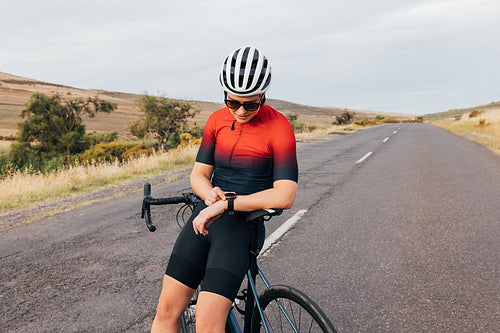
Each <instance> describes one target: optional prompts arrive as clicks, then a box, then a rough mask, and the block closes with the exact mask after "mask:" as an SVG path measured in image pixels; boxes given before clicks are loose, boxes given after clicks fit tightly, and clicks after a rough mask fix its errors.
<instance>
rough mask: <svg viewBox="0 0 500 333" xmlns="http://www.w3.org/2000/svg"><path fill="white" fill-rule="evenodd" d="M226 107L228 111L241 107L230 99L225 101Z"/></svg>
mask: <svg viewBox="0 0 500 333" xmlns="http://www.w3.org/2000/svg"><path fill="white" fill-rule="evenodd" d="M226 105H227V107H228V108H230V109H239V108H240V106H241V104H240V102H237V101H232V100H230V99H226Z"/></svg>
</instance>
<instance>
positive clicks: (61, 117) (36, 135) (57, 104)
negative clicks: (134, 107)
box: [16, 93, 116, 163]
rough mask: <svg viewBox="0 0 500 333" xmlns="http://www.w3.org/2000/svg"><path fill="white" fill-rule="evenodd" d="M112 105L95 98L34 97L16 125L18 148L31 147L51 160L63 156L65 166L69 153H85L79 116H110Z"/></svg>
mask: <svg viewBox="0 0 500 333" xmlns="http://www.w3.org/2000/svg"><path fill="white" fill-rule="evenodd" d="M114 109H116V104H113V103H110V102H107V101H105V100H102V99H99V98H97V97H95V98H91V97H89V98H87V99H86V100H84V99H82V98H77V99H72V100H67V101H66V100H63V99H62V98H61V97H60V96H59V95H53V96H47V95H45V94H42V93H34V94H33V95H31V99H30V100H29V101H28V103H27V104H26V108H25V109H24V110H23V111H22V113H21V117H22V118H23V119H24V121H23V122H20V123H18V128H19V133H18V136H17V138H16V140H17V141H18V143H19V144H18V147H20V146H23V147H24V148H25V149H28V150H31V148H32V146H31V145H32V144H34V145H35V146H36V150H37V151H39V152H41V153H42V154H45V155H48V156H51V157H54V156H57V155H61V154H64V155H65V160H66V163H67V162H69V161H70V158H71V154H72V153H78V152H81V151H83V150H84V149H85V145H84V135H85V125H83V124H82V116H83V115H84V114H87V115H88V116H89V117H91V118H92V117H95V115H96V114H97V113H98V112H106V113H110V112H111V111H113V110H114Z"/></svg>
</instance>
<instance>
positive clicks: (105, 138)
mask: <svg viewBox="0 0 500 333" xmlns="http://www.w3.org/2000/svg"><path fill="white" fill-rule="evenodd" d="M116 139H118V132H116V131H113V132H103V133H96V132H92V133H88V134H85V137H84V140H85V141H86V142H88V144H89V145H90V146H95V145H97V144H98V143H103V142H113V141H116Z"/></svg>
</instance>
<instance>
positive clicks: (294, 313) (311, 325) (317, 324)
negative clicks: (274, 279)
mask: <svg viewBox="0 0 500 333" xmlns="http://www.w3.org/2000/svg"><path fill="white" fill-rule="evenodd" d="M278 301H279V302H280V303H281V304H282V305H283V307H284V308H285V310H286V312H287V313H288V315H289V317H290V319H291V320H292V321H293V322H294V325H295V327H296V328H297V329H298V331H299V332H301V333H303V332H325V333H336V332H337V331H336V330H335V328H334V327H333V325H332V323H331V322H330V320H329V319H328V317H327V316H326V315H325V313H324V312H323V311H322V310H321V308H320V307H319V306H318V305H317V304H316V303H315V302H314V301H313V300H312V299H311V298H310V297H308V296H307V295H306V294H304V293H303V292H301V291H300V290H298V289H295V288H293V287H289V286H284V285H276V286H271V287H269V288H267V289H265V290H264V291H263V292H262V294H261V295H260V296H259V303H260V305H261V307H262V311H263V312H264V316H265V317H266V321H267V323H268V325H269V326H270V327H269V328H270V331H271V332H294V330H293V329H292V326H291V325H290V323H289V321H288V320H287V318H286V315H285V314H284V312H283V311H282V310H281V309H280V306H279V304H278ZM259 332H265V329H264V326H263V325H262V320H261V317H260V314H259V310H258V309H257V306H255V309H254V311H253V316H252V333H259Z"/></svg>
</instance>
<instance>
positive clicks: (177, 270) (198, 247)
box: [165, 203, 210, 289]
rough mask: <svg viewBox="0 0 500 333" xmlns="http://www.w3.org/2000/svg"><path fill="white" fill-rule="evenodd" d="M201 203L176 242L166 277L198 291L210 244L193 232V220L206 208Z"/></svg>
mask: <svg viewBox="0 0 500 333" xmlns="http://www.w3.org/2000/svg"><path fill="white" fill-rule="evenodd" d="M205 207H206V206H205V204H203V203H200V204H198V206H197V207H196V208H195V210H194V212H193V214H192V215H191V217H190V218H189V220H188V221H187V222H186V224H185V225H184V227H183V228H182V230H181V232H180V233H179V236H178V237H177V240H176V241H175V244H174V248H173V249H172V254H171V255H170V259H169V262H168V266H167V270H166V272H165V274H166V275H168V276H170V277H172V278H174V279H175V280H177V281H180V282H181V283H183V284H185V285H187V286H189V287H190V288H193V289H196V288H197V286H198V285H199V284H200V282H201V280H202V279H203V276H204V272H205V267H206V262H207V256H208V253H209V250H210V243H209V241H208V240H207V239H206V238H205V237H204V236H203V235H196V234H195V233H194V230H193V224H192V221H193V219H194V218H195V217H196V216H197V215H198V213H199V212H200V210H202V209H203V208H205Z"/></svg>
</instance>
